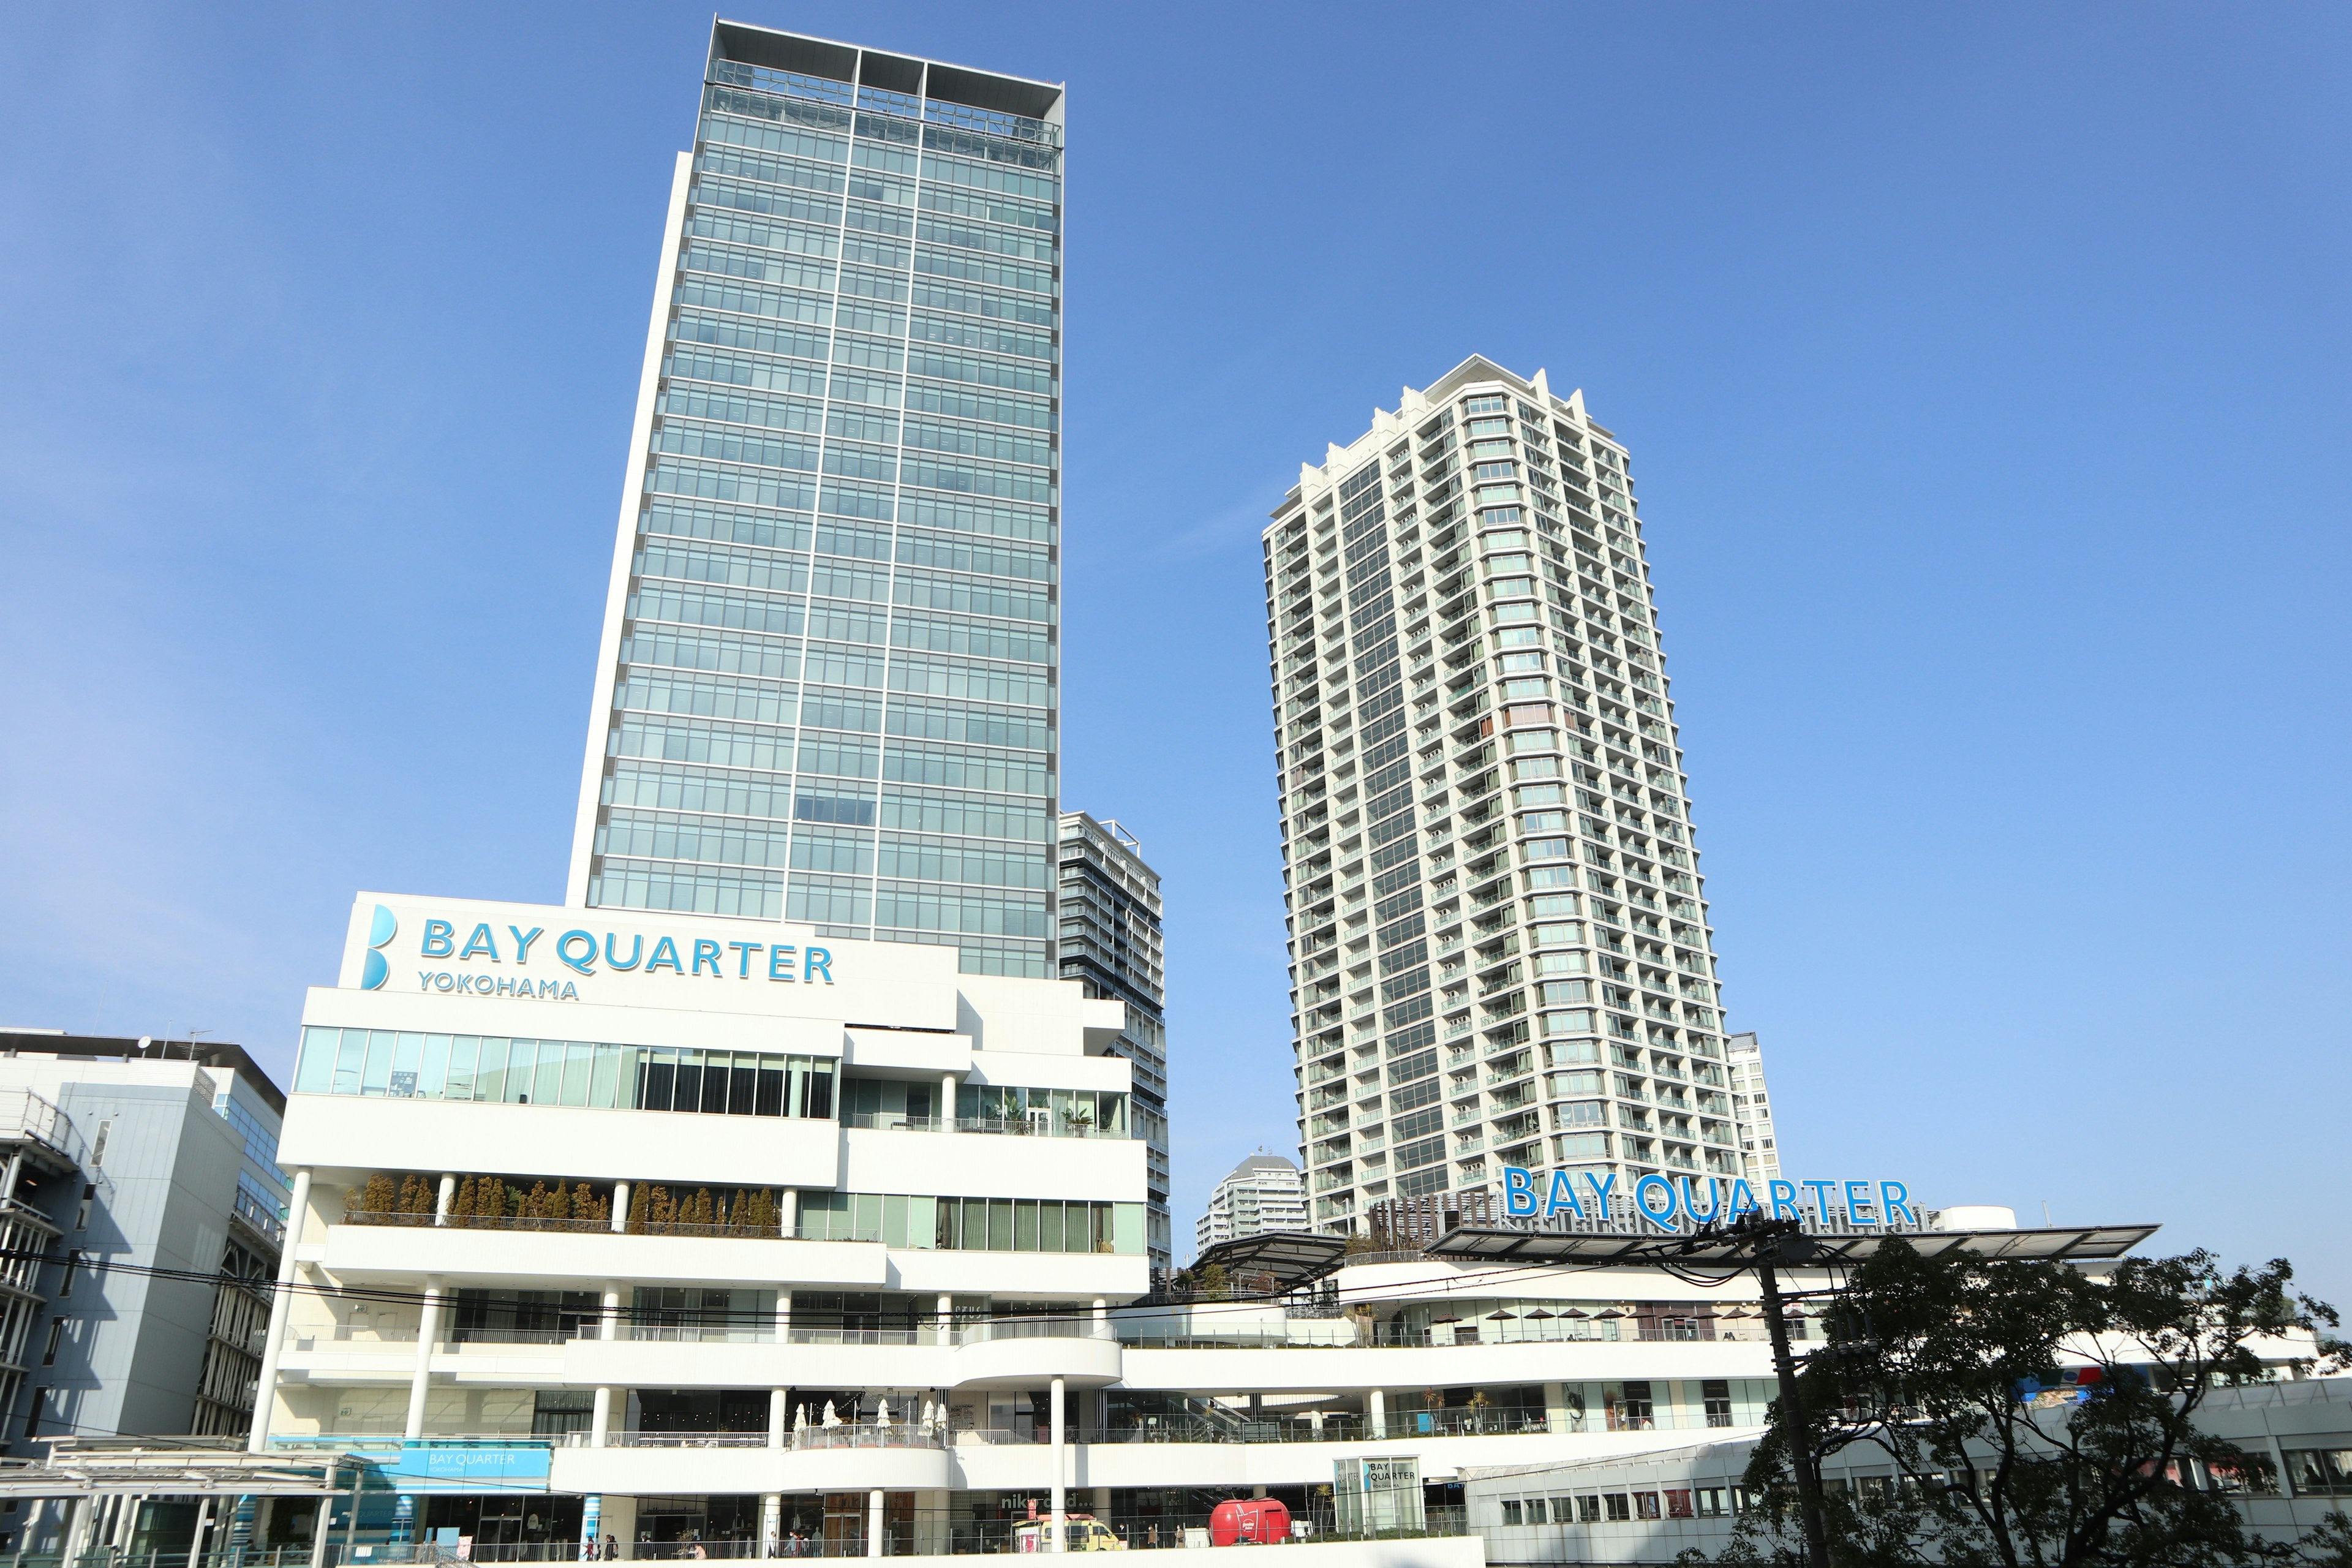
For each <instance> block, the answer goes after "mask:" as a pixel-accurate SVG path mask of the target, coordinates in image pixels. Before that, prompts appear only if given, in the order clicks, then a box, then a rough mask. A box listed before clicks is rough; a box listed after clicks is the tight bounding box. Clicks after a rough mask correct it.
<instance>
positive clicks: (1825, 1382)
mask: <svg viewBox="0 0 2352 1568" xmlns="http://www.w3.org/2000/svg"><path fill="white" fill-rule="evenodd" d="M2335 1325H2336V1313H2335V1312H2334V1311H2333V1310H2331V1309H2330V1308H2329V1307H2327V1306H2326V1304H2325V1303H2323V1302H2320V1301H2316V1300H2313V1299H2311V1298H2310V1297H2309V1296H2307V1295H2305V1294H2304V1293H2302V1292H2301V1291H2298V1290H2296V1289H2294V1271H2293V1269H2292V1268H2290V1267H2289V1266H2288V1265H2287V1263H2286V1262H2285V1260H2284V1259H2278V1260H2274V1261H2273V1262H2271V1263H2269V1264H2267V1265H2265V1266H2264V1267H2263V1268H2237V1269H2233V1270H2224V1269H2223V1268H2221V1266H2220V1264H2219V1263H2218V1262H2216V1260H2215V1259H2214V1258H2213V1257H2212V1256H2211V1255H2210V1253H2205V1252H2192V1253H2189V1254H2187V1255H2185V1256H2182V1257H2179V1258H2127V1259H2126V1260H2124V1261H2123V1262H2122V1263H2120V1264H2119V1265H2117V1266H2116V1268H2114V1269H2112V1270H2111V1271H2108V1272H2105V1273H2098V1274H2094V1273H2088V1272H2085V1271H2084V1270H2082V1269H2079V1268H2073V1267H2070V1266H2068V1265H2065V1264H2060V1263H2047V1262H2036V1261H2024V1260H2016V1259H1998V1258H1975V1257H1968V1256H1961V1255H1945V1256H1941V1257H1936V1258H1928V1257H1923V1256H1922V1255H1920V1254H1919V1253H1918V1252H1916V1251H1915V1250H1914V1249H1912V1248H1911V1247H1909V1246H1907V1245H1906V1244H1905V1243H1903V1242H1901V1241H1900V1240H1895V1241H1890V1242H1889V1243H1888V1244H1887V1245H1886V1246H1885V1247H1883V1248H1882V1249H1881V1250H1880V1251H1878V1252H1877V1253H1876V1254H1875V1255H1874V1256H1873V1257H1872V1258H1870V1259H1868V1260H1867V1261H1865V1262H1864V1263H1862V1264H1860V1265H1858V1266H1857V1267H1856V1268H1855V1269H1854V1271H1853V1275H1852V1277H1851V1279H1850V1281H1849V1283H1848V1285H1847V1287H1846V1288H1845V1289H1843V1290H1841V1291H1840V1292H1839V1293H1838V1296H1837V1298H1836V1300H1835V1302H1834V1304H1833V1305H1832V1308H1831V1310H1830V1313H1829V1315H1828V1317H1827V1319H1826V1324H1825V1326H1826V1328H1827V1331H1828V1342H1827V1343H1826V1344H1825V1345H1824V1346H1822V1348H1821V1349H1819V1350H1817V1351H1815V1352H1813V1353H1812V1354H1811V1356H1810V1357H1809V1358H1807V1361H1806V1364H1805V1365H1804V1366H1803V1368H1802V1369H1801V1372H1800V1373H1799V1375H1798V1404H1799V1405H1800V1406H1801V1409H1802V1410H1803V1411H1804V1413H1805V1416H1806V1426H1807V1428H1808V1431H1809V1434H1810V1436H1811V1450H1812V1453H1813V1454H1814V1455H1815V1456H1816V1466H1817V1468H1818V1465H1819V1461H1820V1460H1821V1459H1823V1458H1828V1457H1830V1456H1832V1455H1836V1454H1839V1453H1840V1452H1842V1451H1846V1450H1853V1449H1855V1448H1858V1447H1866V1448H1871V1449H1875V1450H1876V1454H1875V1455H1874V1456H1873V1457H1874V1458H1876V1459H1877V1460H1878V1461H1880V1462H1878V1463H1874V1464H1871V1465H1868V1466H1867V1467H1865V1468H1866V1470H1872V1471H1878V1472H1880V1473H1881V1474H1882V1475H1884V1476H1885V1479H1884V1480H1883V1481H1875V1482H1872V1483H1867V1484H1865V1485H1864V1486H1862V1487H1860V1488H1857V1489H1853V1490H1851V1491H1849V1490H1844V1489H1838V1490H1832V1491H1830V1492H1828V1493H1827V1494H1826V1495H1825V1497H1824V1499H1823V1510H1824V1515H1825V1520H1826V1523H1827V1526H1828V1531H1829V1537H1830V1554H1831V1561H1832V1563H1833V1564H1834V1565H1835V1568H1882V1565H1884V1568H1895V1565H1901V1564H1913V1563H1945V1564H1953V1565H1956V1568H2221V1565H2224V1564H2237V1563H2268V1562H2277V1561H2289V1562H2292V1561H2295V1560H2297V1558H2298V1555H2299V1553H2298V1552H2297V1550H2296V1549H2295V1548H2294V1547H2292V1546H2284V1545H2281V1544H2279V1543H2275V1542H2263V1541H2262V1540H2260V1539H2258V1538H2256V1537H2255V1536H2253V1535H2252V1534H2251V1533H2250V1532H2249V1531H2247V1529H2246V1527H2245V1524H2244V1521H2242V1518H2241V1516H2240V1514H2239V1512H2238V1510H2237V1509H2236V1508H2235V1507H2234V1506H2233V1505H2232V1503H2231V1494H2232V1492H2234V1491H2238V1490H2243V1489H2266V1488H2267V1487H2268V1486H2269V1485H2271V1484H2273V1479H2272V1478H2270V1477H2269V1476H2268V1473H2267V1472H2268V1468H2269V1465H2268V1460H2267V1459H2266V1458H2261V1457H2257V1456H2254V1455H2250V1454H2248V1453H2247V1452H2245V1451H2243V1450H2242V1449H2240V1448H2239V1447H2236V1446H2235V1445H2233V1444H2231V1443H2229V1442H2227V1441H2225V1440H2223V1439H2222V1438H2220V1437H2217V1436H2213V1435H2211V1434H2210V1433H2209V1432H2207V1431H2204V1430H2202V1429H2200V1425H2199V1422H2198V1417H2199V1415H2200V1411H2201V1410H2202V1408H2203V1407H2204V1405H2206V1403H2207V1401H2208V1399H2209V1398H2210V1395H2211V1393H2212V1391H2213V1390H2214V1389H2216V1388H2219V1387H2225V1386H2229V1385H2231V1384H2247V1383H2254V1382H2259V1381H2263V1380H2264V1379H2265V1378H2267V1377H2269V1376H2272V1375H2273V1371H2272V1370H2271V1369H2272V1368H2273V1367H2274V1366H2275V1364H2276V1363H2277V1361H2278V1360H2279V1358H2280V1357H2281V1356H2282V1355H2283V1354H2288V1355H2292V1354H2293V1353H2294V1350H2296V1349H2300V1350H2301V1351H2302V1352H2304V1357H2305V1360H2306V1361H2308V1360H2311V1359H2316V1358H2317V1357H2319V1356H2322V1355H2325V1356H2329V1357H2332V1358H2338V1359H2340V1357H2341V1356H2342V1353H2343V1347H2342V1346H2340V1345H2338V1344H2336V1342H2334V1341H2332V1339H2329V1338H2327V1337H2326V1331H2328V1330H2330V1329H2332V1328H2333V1327H2334V1326H2335ZM2266 1362H2267V1363H2269V1364H2268V1365H2266V1364H2265V1363H2266ZM1778 1419H1779V1407H1778V1405H1777V1404H1776V1405H1775V1407H1774V1420H1775V1423H1776V1425H1775V1426H1774V1427H1773V1429H1772V1431H1771V1432H1770V1433H1769V1435H1768V1436H1766V1438H1765V1439H1764V1440H1763V1441H1761V1442H1760V1443H1759V1445H1758V1447H1757V1449H1756V1452H1755V1455H1754V1457H1753V1458H1752V1460H1751V1462H1750V1464H1749V1467H1748V1476H1747V1485H1748V1492H1749V1495H1750V1496H1751V1497H1754V1498H1757V1499H1759V1504H1758V1506H1756V1507H1754V1508H1751V1509H1750V1510H1749V1511H1748V1514H1747V1515H1746V1517H1745V1518H1744V1520H1743V1521H1742V1524H1741V1527H1740V1534H1739V1537H1738V1540H1737V1541H1736V1542H1735V1544H1734V1546H1733V1547H1732V1549H1731V1550H1730V1552H1727V1553H1726V1555H1725V1557H1724V1558H1723V1559H1722V1560H1723V1561H1727V1562H1740V1561H1745V1562H1790V1563H1801V1562H1802V1561H1803V1553H1802V1547H1801V1531H1800V1527H1799V1521H1798V1513H1797V1508H1796V1499H1795V1492H1794V1487H1793V1481H1794V1478H1793V1477H1792V1476H1791V1474H1790V1459H1789V1448H1788V1445H1787V1443H1786V1440H1785V1434H1784V1433H1783V1432H1782V1430H1781V1429H1780V1426H1778V1425H1777V1423H1778ZM2310 1544H2312V1545H2314V1546H2315V1547H2320V1548H2321V1550H2322V1551H2324V1550H2325V1547H2324V1546H2322V1544H2321V1542H2320V1540H2319V1538H2317V1537H2315V1538H2314V1540H2313V1542H2311V1543H2310ZM2301 1560H2302V1561H2305V1562H2323V1561H2334V1560H2331V1559H2328V1558H2326V1557H2325V1556H2322V1555H2318V1554H2315V1555H2312V1556H2307V1557H2302V1558H2301Z"/></svg>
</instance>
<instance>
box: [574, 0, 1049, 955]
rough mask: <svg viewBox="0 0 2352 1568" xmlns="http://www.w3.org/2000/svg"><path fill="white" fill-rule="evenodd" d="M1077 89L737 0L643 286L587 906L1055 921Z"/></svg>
mask: <svg viewBox="0 0 2352 1568" xmlns="http://www.w3.org/2000/svg"><path fill="white" fill-rule="evenodd" d="M1062 112H1063V102H1062V90H1061V89H1060V88H1058V87H1055V86H1052V85H1048V84H1045V83H1042V82H1034V81H1027V80H1023V79H1017V78H1013V77H1005V76H998V75H994V74H991V73H987V72H982V71H974V70H969V69H965V68H961V67H955V66H949V65H944V64H940V63H939V62H936V61H930V60H924V59H918V58H910V57H908V56H904V55H893V54H884V53H880V52H877V51H876V50H872V49H862V48H857V47H851V46H848V45H844V44H835V43H829V42H825V41H824V40H821V39H815V38H808V37H799V36H796V35H793V34H787V33H779V32H773V31H770V30H767V29H763V28H759V27H751V26H741V25H740V24H737V23H732V22H720V23H719V24H717V25H716V26H715V27H714V28H713V30H712V35H711V47H710V54H709V69H708V72H707V75H706V79H705V81H704V84H703V89H702V102H701V113H700V118H699V120H698V123H697V125H696V131H695V145H694V150H693V151H692V152H691V153H682V154H680V155H679V158H678V162H677V174H676V178H675V183H674V184H673V186H672V189H671V193H670V204H669V216H668V219H667V226H666V229H665V237H664V241H663V250H662V261H661V273H660V278H659V281H658V282H657V284H656V289H655V292H654V307H653V321H652V330H651V332H650V334H649V337H648V342H647V345H646V361H645V371H644V376H643V380H642V383H641V385H640V389H639V394H638V400H637V411H636V423H635V434H634V436H633V438H632V447H631V456H630V460H629V466H628V472H627V479H626V482H625V494H624V500H623V504H622V509H621V520H620V534H619V543H618V548H617V550H616V552H615V554H614V564H613V578H612V588H611V594H610V597H609V600H608V603H607V605H606V610H605V625H604V644H603V647H602V651H601V655H600V664H599V673H598V677H597V688H596V698H595V706H594V710H593V715H592V718H591V722H590V729H589V747H588V757H587V765H586V768H585V770H584V774H583V780H582V788H581V800H580V816H579V825H578V829H577V832H576V834H575V836H574V839H573V847H572V870H571V879H570V886H569V900H570V901H571V902H572V903H573V904H575V905H588V906H607V907H616V908H626V909H651V910H693V911H698V912H702V913H712V914H728V915H740V916H750V917H754V918H761V919H769V920H790V921H796V922H805V923H808V924H811V925H814V926H815V927H817V928H818V930H819V931H822V932H823V933H824V934H827V935H833V936H844V937H852V938H860V937H870V938H873V939H876V940H880V941H886V942H891V941H896V942H934V943H943V944H950V945H953V946H955V947H957V948H959V949H960V950H961V961H962V966H963V968H964V969H965V970H966V971H967V972H976V973H1006V974H1026V975H1040V976H1042V975H1045V974H1046V973H1049V970H1050V958H1051V952H1052V941H1053V932H1052V924H1051V906H1052V899H1053V893H1054V875H1055V872H1054V860H1055V847H1054V846H1055V824H1056V814H1055V796H1056V789H1055V773H1056V756H1057V744H1056V741H1057V728H1056V690H1057V666H1058V650H1057V647H1056V619H1057V611H1056V605H1055V600H1056V596H1057V595H1056V579H1057V576H1058V566H1057V552H1058V542H1059V526H1060V474H1061V458H1060V450H1059V447H1060V442H1059V437H1058V431H1059V426H1060V362H1061V346H1060V345H1061V310H1060V301H1061V216H1062V209H1061V189H1062V187H1061V161H1062Z"/></svg>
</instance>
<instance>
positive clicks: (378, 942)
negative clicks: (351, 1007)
mask: <svg viewBox="0 0 2352 1568" xmlns="http://www.w3.org/2000/svg"><path fill="white" fill-rule="evenodd" d="M399 931H400V921H399V919H398V918H397V917H396V916H394V914H393V912H392V911H391V910H388V909H385V908H384V907H383V905H382V904H378V905H377V906H376V907H375V920H374V921H373V922H372V923H371V924H370V925H369V926H368V955H367V963H366V964H365V965H363V966H362V968H361V970H360V989H361V990H362V991H381V990H383V983H384V982H385V981H387V980H389V979H391V978H392V964H391V963H389V962H388V961H387V960H386V959H385V958H384V956H383V944H384V943H385V942H390V941H391V940H392V939H393V937H394V935H396V934H398V932H399Z"/></svg>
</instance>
